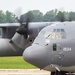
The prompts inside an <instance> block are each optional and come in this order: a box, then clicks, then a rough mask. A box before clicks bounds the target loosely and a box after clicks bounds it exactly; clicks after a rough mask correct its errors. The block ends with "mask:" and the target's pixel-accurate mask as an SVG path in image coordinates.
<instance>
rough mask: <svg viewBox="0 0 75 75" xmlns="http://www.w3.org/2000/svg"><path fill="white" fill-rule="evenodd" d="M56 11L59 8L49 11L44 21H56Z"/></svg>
mask: <svg viewBox="0 0 75 75" xmlns="http://www.w3.org/2000/svg"><path fill="white" fill-rule="evenodd" d="M56 13H57V10H55V11H54V10H51V11H48V12H47V13H46V14H45V15H44V17H43V21H55V19H56V18H55V17H56Z"/></svg>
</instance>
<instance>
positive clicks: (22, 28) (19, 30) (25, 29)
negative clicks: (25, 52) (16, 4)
mask: <svg viewBox="0 0 75 75" xmlns="http://www.w3.org/2000/svg"><path fill="white" fill-rule="evenodd" d="M29 21H30V20H29V18H27V19H26V22H25V23H22V21H21V20H19V23H20V25H21V26H20V27H18V28H17V30H16V32H17V33H19V34H20V35H24V37H25V39H27V37H28V26H29Z"/></svg>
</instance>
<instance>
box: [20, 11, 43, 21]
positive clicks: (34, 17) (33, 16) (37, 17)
mask: <svg viewBox="0 0 75 75" xmlns="http://www.w3.org/2000/svg"><path fill="white" fill-rule="evenodd" d="M42 17H43V14H42V13H41V12H40V11H39V10H33V11H29V12H27V13H25V14H23V15H22V16H21V18H20V19H21V20H22V21H23V22H24V21H26V19H27V18H29V19H30V21H33V22H40V21H42Z"/></svg>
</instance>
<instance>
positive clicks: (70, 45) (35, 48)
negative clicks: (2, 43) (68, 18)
mask: <svg viewBox="0 0 75 75" xmlns="http://www.w3.org/2000/svg"><path fill="white" fill-rule="evenodd" d="M23 58H24V59H25V60H26V61H27V62H29V63H31V64H33V65H35V66H36V67H39V68H40V69H44V70H48V71H52V72H54V71H65V72H75V22H63V23H56V24H52V25H50V26H47V27H45V28H43V29H42V30H41V31H40V33H39V34H38V36H37V37H36V39H35V40H34V42H33V44H32V45H31V46H30V47H28V48H27V49H26V50H25V51H24V53H23Z"/></svg>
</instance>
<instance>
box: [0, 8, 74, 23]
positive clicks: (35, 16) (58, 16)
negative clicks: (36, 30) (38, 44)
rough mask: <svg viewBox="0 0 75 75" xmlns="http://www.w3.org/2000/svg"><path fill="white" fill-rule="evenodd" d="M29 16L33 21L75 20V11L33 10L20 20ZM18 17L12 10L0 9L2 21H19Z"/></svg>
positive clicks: (23, 15)
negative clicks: (4, 10) (43, 11)
mask: <svg viewBox="0 0 75 75" xmlns="http://www.w3.org/2000/svg"><path fill="white" fill-rule="evenodd" d="M27 18H29V19H30V21H31V22H52V21H61V22H64V21H75V12H73V11H71V12H67V11H58V10H57V9H55V10H50V11H48V12H46V14H43V13H42V12H41V11H39V10H31V11H28V12H26V13H24V14H22V15H21V16H20V20H21V21H23V22H25V21H26V20H27ZM16 19H17V18H16V17H15V14H13V13H12V12H9V11H6V12H5V13H4V12H3V11H2V10H0V23H13V22H18V21H17V20H16Z"/></svg>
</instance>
